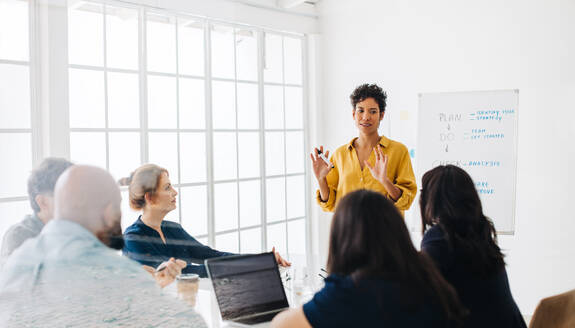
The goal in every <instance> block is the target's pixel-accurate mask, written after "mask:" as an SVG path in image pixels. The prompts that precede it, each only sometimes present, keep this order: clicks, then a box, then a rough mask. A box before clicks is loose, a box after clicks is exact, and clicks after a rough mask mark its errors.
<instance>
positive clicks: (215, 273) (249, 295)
mask: <svg viewBox="0 0 575 328" xmlns="http://www.w3.org/2000/svg"><path fill="white" fill-rule="evenodd" d="M205 263H206V268H207V271H208V275H209V277H210V279H211V280H212V285H213V287H214V292H215V294H216V299H217V300H218V305H219V307H220V313H221V315H222V319H224V320H225V321H230V322H232V323H239V324H242V325H252V324H257V323H261V322H266V321H270V320H271V319H273V317H274V316H275V315H276V314H278V313H279V312H281V311H282V310H284V309H286V308H288V307H289V304H288V301H287V298H286V294H285V291H284V288H283V285H282V281H281V278H280V273H279V270H278V265H277V263H276V259H275V257H274V254H273V253H271V252H270V253H262V254H255V255H238V256H226V257H218V258H214V259H208V260H206V261H205Z"/></svg>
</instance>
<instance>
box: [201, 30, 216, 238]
mask: <svg viewBox="0 0 575 328" xmlns="http://www.w3.org/2000/svg"><path fill="white" fill-rule="evenodd" d="M211 27H212V25H211V24H210V23H209V22H206V23H205V25H204V58H205V59H204V64H205V66H204V72H205V76H206V84H205V104H206V132H207V133H206V156H207V165H206V170H207V180H208V185H207V186H208V242H209V244H210V245H212V246H213V245H215V242H216V236H215V217H214V213H215V211H214V168H213V163H214V149H213V148H214V141H213V137H214V132H213V127H212V58H211V56H212V49H211V33H210V32H211Z"/></svg>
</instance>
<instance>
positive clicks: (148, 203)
mask: <svg viewBox="0 0 575 328" xmlns="http://www.w3.org/2000/svg"><path fill="white" fill-rule="evenodd" d="M120 184H122V185H126V184H127V185H129V186H130V187H129V194H130V207H131V208H132V209H134V210H141V211H142V215H140V217H138V219H137V220H136V222H134V223H133V224H132V225H131V226H129V227H128V228H126V230H125V231H124V241H125V244H124V248H123V249H122V252H123V254H124V255H125V256H127V257H129V258H131V259H132V260H135V261H137V262H139V263H140V264H142V265H144V268H145V269H146V270H148V271H149V272H153V268H157V267H158V265H159V264H161V263H162V262H164V261H171V262H173V261H174V259H176V262H178V263H183V269H182V272H183V273H196V274H198V275H199V276H200V277H207V272H206V268H205V266H204V265H203V262H204V260H205V259H209V258H215V257H220V256H229V255H235V254H233V253H227V252H220V251H217V250H215V249H212V248H211V247H209V246H206V245H203V244H202V243H200V242H199V241H197V240H196V239H195V238H194V237H192V236H191V235H189V234H188V233H187V232H186V231H185V230H184V228H182V226H181V225H180V224H179V223H176V222H172V221H166V220H164V219H165V217H166V215H167V214H168V213H169V212H171V211H173V210H175V209H176V204H177V202H176V196H177V195H178V192H177V191H176V190H175V189H174V187H173V186H172V184H171V182H170V176H169V174H168V171H167V170H166V169H164V168H162V167H160V166H158V165H155V164H145V165H142V166H140V167H139V168H137V169H136V170H135V171H134V172H133V173H132V174H131V176H130V177H129V178H124V179H121V180H120ZM272 251H273V252H274V254H275V256H276V260H277V262H278V264H279V265H282V266H289V265H290V263H289V262H287V261H286V260H284V259H283V258H282V257H281V256H279V254H278V253H276V252H275V250H274V249H272ZM177 260H180V261H177ZM182 261H185V262H187V263H184V262H182ZM186 264H187V265H186Z"/></svg>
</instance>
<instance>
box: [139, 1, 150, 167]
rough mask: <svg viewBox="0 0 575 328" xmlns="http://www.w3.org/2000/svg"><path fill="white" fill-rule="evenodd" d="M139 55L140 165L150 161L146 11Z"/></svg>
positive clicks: (141, 19)
mask: <svg viewBox="0 0 575 328" xmlns="http://www.w3.org/2000/svg"><path fill="white" fill-rule="evenodd" d="M138 39H139V40H138V46H139V48H138V54H139V56H138V57H139V63H138V68H139V75H138V76H139V83H140V93H139V95H140V163H141V164H143V163H147V162H148V160H149V151H148V78H147V74H146V72H147V71H146V70H147V56H148V54H147V51H146V49H147V28H146V10H145V9H143V8H141V9H140V10H139V11H138Z"/></svg>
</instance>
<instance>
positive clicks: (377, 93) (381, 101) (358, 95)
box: [349, 83, 387, 113]
mask: <svg viewBox="0 0 575 328" xmlns="http://www.w3.org/2000/svg"><path fill="white" fill-rule="evenodd" d="M367 98H373V100H375V101H376V102H377V104H378V105H379V112H380V113H384V112H385V105H386V103H385V101H386V99H387V94H386V93H385V91H383V89H382V88H381V87H379V86H378V85H377V84H367V83H365V84H362V85H360V86H359V87H357V88H355V90H353V92H352V94H351V95H350V96H349V99H350V100H351V106H352V107H353V109H354V110H355V105H357V103H359V102H362V101H364V100H366V99H367Z"/></svg>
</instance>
